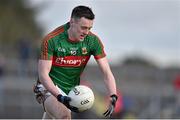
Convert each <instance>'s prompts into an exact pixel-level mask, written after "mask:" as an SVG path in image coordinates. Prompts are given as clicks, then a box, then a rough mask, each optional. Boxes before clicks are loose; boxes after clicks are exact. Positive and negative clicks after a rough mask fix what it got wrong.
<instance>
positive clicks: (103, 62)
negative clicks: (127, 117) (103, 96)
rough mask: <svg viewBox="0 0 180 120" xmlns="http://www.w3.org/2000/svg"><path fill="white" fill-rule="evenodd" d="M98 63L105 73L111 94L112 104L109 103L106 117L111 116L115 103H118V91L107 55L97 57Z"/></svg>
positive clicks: (105, 79)
mask: <svg viewBox="0 0 180 120" xmlns="http://www.w3.org/2000/svg"><path fill="white" fill-rule="evenodd" d="M97 63H98V65H99V66H100V68H101V70H102V72H103V74H104V81H105V84H106V87H107V88H108V91H109V94H110V104H109V108H108V109H107V110H106V111H105V112H104V114H103V115H104V116H105V117H111V115H112V113H113V111H114V108H115V105H116V101H117V99H118V97H117V93H116V82H115V78H114V76H113V74H112V72H111V69H110V66H109V63H108V60H107V58H106V57H103V58H100V59H97Z"/></svg>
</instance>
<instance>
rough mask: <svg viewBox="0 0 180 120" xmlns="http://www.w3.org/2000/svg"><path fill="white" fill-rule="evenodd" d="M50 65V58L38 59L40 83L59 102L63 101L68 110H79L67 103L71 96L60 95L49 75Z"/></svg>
mask: <svg viewBox="0 0 180 120" xmlns="http://www.w3.org/2000/svg"><path fill="white" fill-rule="evenodd" d="M51 66H52V61H51V60H39V62H38V74H39V79H40V81H41V83H42V84H43V85H44V87H45V88H46V89H47V90H48V91H49V92H50V93H51V94H53V95H54V96H55V97H56V98H57V100H58V101H59V102H61V103H63V104H64V105H65V106H66V107H67V108H69V109H70V110H72V111H74V112H79V111H78V108H76V107H73V106H70V105H69V102H70V101H71V98H70V97H68V96H63V95H61V94H60V92H59V90H58V89H57V87H56V86H55V85H54V83H53V81H52V80H51V78H50V76H49V72H50V70H51Z"/></svg>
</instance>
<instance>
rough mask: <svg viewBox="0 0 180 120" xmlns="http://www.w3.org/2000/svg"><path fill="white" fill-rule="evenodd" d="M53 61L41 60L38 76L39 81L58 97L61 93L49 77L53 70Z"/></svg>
mask: <svg viewBox="0 0 180 120" xmlns="http://www.w3.org/2000/svg"><path fill="white" fill-rule="evenodd" d="M51 66H52V61H51V60H39V62H38V75H39V80H40V81H41V83H42V84H43V85H44V87H45V88H46V89H47V90H48V91H49V92H50V93H51V94H52V95H54V96H55V97H57V96H58V95H59V94H60V93H59V91H58V89H57V88H56V86H55V85H54V83H53V81H52V80H51V78H50V76H49V72H50V70H51Z"/></svg>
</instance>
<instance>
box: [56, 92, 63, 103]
mask: <svg viewBox="0 0 180 120" xmlns="http://www.w3.org/2000/svg"><path fill="white" fill-rule="evenodd" d="M56 98H57V100H58V101H59V102H63V99H62V95H61V94H59V95H58V96H57V97H56Z"/></svg>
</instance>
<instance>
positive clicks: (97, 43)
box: [93, 36, 106, 59]
mask: <svg viewBox="0 0 180 120" xmlns="http://www.w3.org/2000/svg"><path fill="white" fill-rule="evenodd" d="M93 55H94V58H95V59H100V58H103V57H105V56H106V54H105V52H104V46H103V44H102V42H101V40H100V39H99V38H98V37H97V36H96V37H95V40H94V48H93Z"/></svg>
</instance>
